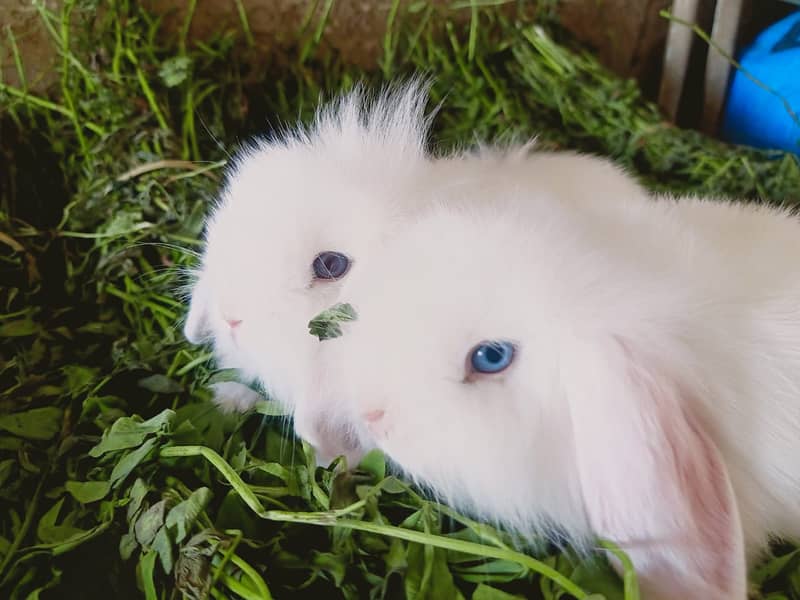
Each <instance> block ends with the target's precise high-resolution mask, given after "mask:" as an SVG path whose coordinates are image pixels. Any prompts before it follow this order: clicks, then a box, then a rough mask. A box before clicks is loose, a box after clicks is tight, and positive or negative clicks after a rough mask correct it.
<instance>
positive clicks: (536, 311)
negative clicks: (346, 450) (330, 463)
mask: <svg viewBox="0 0 800 600" xmlns="http://www.w3.org/2000/svg"><path fill="white" fill-rule="evenodd" d="M584 185H585V196H587V197H589V198H593V201H592V202H596V203H597V205H598V206H601V205H602V204H605V205H606V206H607V210H606V211H605V212H604V211H602V210H587V209H586V207H587V204H586V203H583V204H581V203H572V202H552V201H550V200H549V199H546V198H544V199H542V198H539V197H538V196H537V195H536V194H535V193H534V192H532V191H531V190H530V189H521V188H518V187H516V186H510V188H509V189H508V190H507V191H506V193H502V192H501V191H500V190H498V191H497V193H496V194H494V195H492V196H491V197H490V198H485V199H484V200H485V202H480V201H478V200H472V201H470V200H469V199H466V200H461V201H459V202H455V203H453V202H452V201H448V202H446V203H445V204H444V205H442V206H440V207H437V208H434V209H432V210H431V212H430V213H429V214H427V215H424V216H423V215H421V216H420V217H419V218H418V219H417V220H416V222H415V223H413V224H412V225H410V226H409V227H408V228H407V229H406V230H405V231H403V232H401V233H398V234H396V235H395V236H393V237H392V238H391V239H390V240H389V241H388V242H386V243H385V245H384V246H383V247H381V248H375V249H374V250H373V251H372V252H371V253H370V256H369V257H368V259H367V260H365V262H364V264H362V265H361V267H362V268H361V269H360V271H359V272H358V273H357V274H355V273H354V274H353V277H351V278H349V279H348V281H347V282H345V283H344V286H343V289H342V292H341V300H342V301H345V302H349V303H351V304H352V305H353V306H354V308H355V310H356V312H357V313H358V319H357V320H356V321H355V322H353V323H349V324H347V325H346V326H345V327H344V333H343V335H342V337H340V338H338V339H336V340H331V341H330V342H329V343H327V344H326V345H325V346H324V347H323V348H322V352H321V356H320V360H321V362H322V363H323V364H324V368H325V371H326V375H325V377H324V384H325V388H323V390H322V392H321V393H323V394H324V393H325V392H326V391H327V392H329V393H332V394H335V395H336V396H337V397H339V398H341V399H342V400H343V401H344V402H345V403H346V404H347V409H348V410H349V411H350V415H349V416H348V419H349V420H350V421H351V422H352V424H353V425H352V426H353V428H354V429H356V430H357V431H358V435H361V436H364V437H369V438H371V439H372V440H373V442H374V443H375V444H376V445H377V446H378V447H380V448H381V449H383V450H384V451H385V452H386V453H387V455H388V456H389V457H390V458H391V459H393V461H395V462H396V463H397V464H398V465H399V466H400V467H401V468H402V469H403V470H404V471H406V472H407V473H408V474H409V476H411V477H412V478H414V479H416V480H417V481H418V482H420V483H421V484H423V485H425V486H427V487H429V488H430V489H432V490H433V491H434V493H435V494H436V495H437V496H439V497H441V498H443V499H444V500H445V501H447V502H448V503H451V504H453V505H455V506H457V507H459V508H461V509H462V510H467V511H470V512H472V513H473V514H475V515H477V516H479V517H482V518H484V519H486V520H489V521H495V522H499V523H501V524H503V525H505V526H507V527H509V528H512V529H515V530H517V531H520V532H522V533H525V534H535V533H547V532H548V531H550V532H552V531H553V527H554V526H557V527H558V531H565V532H567V533H568V534H569V536H570V537H571V538H572V539H573V540H574V541H575V542H576V543H577V544H578V545H579V546H581V545H583V546H584V547H588V545H589V544H591V540H593V539H594V538H595V537H596V536H601V537H604V538H607V539H611V540H613V541H616V542H617V543H619V544H620V545H621V546H622V548H623V549H624V550H626V551H627V552H628V554H629V556H630V557H631V558H632V560H633V562H634V565H635V567H636V569H637V572H638V575H639V580H640V584H641V586H642V590H643V597H644V598H645V599H647V600H650V599H658V600H666V599H676V598H681V599H684V600H701V599H702V600H723V599H724V600H744V599H745V597H746V585H747V583H746V564H747V562H746V561H747V560H752V559H753V558H754V557H755V556H756V555H757V554H758V552H759V551H760V550H762V549H763V548H764V546H765V544H766V542H767V536H768V534H777V535H783V536H789V537H797V536H800V462H798V456H800V266H798V265H797V260H796V257H797V256H798V255H800V223H798V222H797V221H796V219H795V218H794V216H793V215H790V214H789V213H788V212H786V211H781V210H777V209H772V208H767V207H756V206H748V205H738V204H730V203H722V202H711V201H702V200H695V199H683V200H681V201H680V202H677V203H676V202H673V201H671V200H669V199H663V200H662V201H660V202H656V201H653V200H651V199H648V198H647V197H646V196H645V195H644V194H642V195H641V196H640V197H638V199H637V198H632V199H629V200H628V201H627V202H623V203H619V202H616V201H615V200H614V198H606V197H605V191H604V189H603V187H602V185H595V184H594V183H593V181H592V180H591V179H590V178H587V179H586V180H584ZM603 200H608V201H607V202H605V203H603Z"/></svg>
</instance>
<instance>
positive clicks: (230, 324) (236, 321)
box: [225, 319, 242, 329]
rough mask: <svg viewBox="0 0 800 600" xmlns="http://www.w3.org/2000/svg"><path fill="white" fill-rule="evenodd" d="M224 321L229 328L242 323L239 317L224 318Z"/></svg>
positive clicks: (234, 327)
mask: <svg viewBox="0 0 800 600" xmlns="http://www.w3.org/2000/svg"><path fill="white" fill-rule="evenodd" d="M225 322H226V323H227V324H228V327H230V328H231V329H236V328H237V327H238V326H239V325H241V324H242V320H241V319H225Z"/></svg>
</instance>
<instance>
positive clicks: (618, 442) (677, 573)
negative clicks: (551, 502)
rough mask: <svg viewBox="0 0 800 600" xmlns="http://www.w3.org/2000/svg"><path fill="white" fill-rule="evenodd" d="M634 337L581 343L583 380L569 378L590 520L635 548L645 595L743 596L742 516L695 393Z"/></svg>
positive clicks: (687, 598) (697, 599) (600, 531)
mask: <svg viewBox="0 0 800 600" xmlns="http://www.w3.org/2000/svg"><path fill="white" fill-rule="evenodd" d="M629 347H630V346H629V345H628V344H623V343H620V342H619V341H615V343H614V344H613V347H612V348H610V349H609V348H608V347H606V348H605V351H604V352H602V353H601V354H600V355H599V356H598V353H597V351H596V349H594V348H589V347H586V348H584V350H585V351H586V353H585V354H583V356H582V359H583V360H581V361H580V365H579V366H580V368H581V373H576V374H575V376H577V377H578V378H580V380H581V381H580V382H578V383H575V384H568V385H567V388H568V393H569V402H570V410H571V411H572V417H573V424H574V427H575V436H576V448H577V457H578V470H579V476H580V480H581V489H582V493H583V496H584V502H585V506H586V511H587V515H588V517H589V522H590V524H591V526H592V528H593V529H594V532H595V533H596V534H597V535H599V536H601V537H604V538H607V539H610V540H612V541H614V542H616V543H618V544H619V545H620V546H621V547H622V548H623V549H624V550H625V551H626V552H627V553H628V554H629V556H630V558H631V560H632V561H633V563H634V566H635V567H636V570H637V574H638V575H639V581H640V584H641V587H642V591H643V597H644V598H645V599H647V600H650V599H651V598H656V599H662V598H663V599H667V598H681V599H682V600H701V599H702V600H723V599H724V600H744V598H746V569H745V563H744V549H743V540H742V531H741V523H740V521H739V515H738V511H737V508H736V501H735V499H734V496H733V491H732V489H731V486H730V482H729V479H728V475H727V470H726V468H725V464H724V462H723V460H722V457H721V455H720V453H719V451H718V450H717V448H716V446H715V445H714V443H713V441H712V440H711V438H710V437H709V436H708V435H707V434H706V433H705V432H704V430H703V428H702V427H701V426H700V424H699V423H698V422H697V421H696V420H695V419H694V418H693V417H692V416H691V415H690V412H689V411H690V409H691V407H690V406H689V405H688V404H687V403H686V400H687V399H688V396H686V395H684V394H683V393H682V390H681V389H680V388H679V386H678V385H677V384H676V383H675V382H673V381H671V380H669V379H668V378H665V377H663V376H660V375H658V374H656V373H655V372H654V370H652V369H646V368H645V367H643V365H642V364H640V363H638V362H636V360H635V355H634V353H633V352H631V351H630V350H629ZM587 368H588V371H589V372H588V373H587V372H586V371H587Z"/></svg>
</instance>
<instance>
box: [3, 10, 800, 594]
mask: <svg viewBox="0 0 800 600" xmlns="http://www.w3.org/2000/svg"><path fill="white" fill-rule="evenodd" d="M479 4H495V3H491V2H490V3H482V2H477V1H476V2H472V3H470V2H466V3H464V2H461V3H458V5H455V6H454V7H452V8H450V9H434V8H432V7H430V6H428V5H427V4H425V3H417V4H413V5H411V6H410V8H409V9H398V8H397V4H395V6H394V8H393V10H392V13H391V15H392V16H391V23H390V28H389V33H388V34H387V35H386V38H385V40H384V55H383V58H382V60H381V63H380V69H379V70H377V71H376V72H370V73H364V72H360V71H359V70H358V69H356V68H353V67H351V66H349V65H346V64H343V63H342V61H341V60H339V59H338V58H337V57H336V56H335V55H331V54H325V53H323V52H320V51H319V49H318V48H317V44H318V41H319V32H320V31H322V27H324V23H317V24H313V23H310V24H308V26H307V27H306V28H305V29H304V31H303V32H300V33H299V34H298V38H297V44H296V45H295V47H294V48H292V49H289V50H288V51H287V52H286V54H285V55H283V56H280V57H274V60H273V59H270V60H268V61H267V62H266V64H265V63H264V61H263V60H262V61H260V63H258V64H261V65H262V66H261V67H259V68H258V69H255V68H253V66H252V65H254V64H257V63H255V62H253V61H252V60H250V59H251V58H252V56H248V52H247V51H246V50H244V51H242V50H241V48H243V47H245V46H246V44H244V42H242V40H240V36H239V35H238V33H237V32H221V33H220V34H219V35H218V36H217V37H215V38H214V39H212V40H209V41H206V42H205V43H199V42H197V43H189V42H188V41H187V39H186V36H185V32H186V31H188V22H187V23H186V24H185V25H184V27H182V28H180V30H179V32H178V34H177V35H176V36H173V37H169V36H166V35H164V34H162V32H161V25H160V22H159V20H158V19H156V18H154V17H153V16H152V15H149V14H147V13H146V12H145V11H144V10H142V9H141V8H140V7H139V6H138V3H134V2H128V1H127V0H118V1H116V2H111V3H109V4H108V5H107V6H106V10H104V11H97V10H96V8H97V6H96V3H93V2H87V1H82V2H78V1H76V0H66V1H65V2H64V3H63V8H62V10H61V12H59V13H53V12H51V11H50V10H49V9H48V8H47V7H46V6H45V5H44V3H38V2H37V3H34V6H35V7H37V10H38V11H39V13H40V17H41V18H42V19H43V20H44V22H45V24H46V25H47V28H48V30H49V31H50V32H51V34H52V41H53V43H54V44H55V45H56V47H57V48H58V51H59V53H60V54H59V55H60V56H61V57H62V61H61V64H60V76H61V77H60V85H59V87H58V89H56V90H54V91H53V94H52V95H51V96H50V97H48V98H44V97H38V96H34V95H31V94H28V93H27V92H26V90H25V89H24V87H23V88H21V89H20V88H12V87H9V86H8V85H6V84H3V83H0V118H2V122H0V127H1V128H2V129H1V130H0V133H2V138H0V139H2V143H1V144H0V151H2V153H3V163H4V166H8V168H7V169H4V172H3V173H2V178H0V185H2V187H0V193H1V194H2V196H1V197H0V201H1V202H2V204H1V205H0V209H1V211H0V303H2V312H1V313H0V394H1V396H0V596H2V597H7V598H11V599H12V600H15V599H22V598H31V599H34V598H38V597H40V595H41V596H44V597H48V596H51V597H60V598H61V597H63V598H94V597H98V598H101V597H102V598H106V597H108V596H109V595H110V594H114V595H115V596H116V597H118V598H128V597H130V598H136V597H141V595H142V594H143V595H144V596H145V597H146V598H148V599H155V598H167V597H177V596H179V595H181V594H183V595H185V596H187V597H190V598H201V597H208V596H209V595H210V596H211V597H214V598H234V597H241V598H245V599H250V598H269V597H271V595H274V596H275V597H279V598H283V597H308V598H339V597H342V598H403V597H407V598H417V599H421V598H437V599H439V598H472V599H473V600H501V599H506V598H514V597H525V598H545V599H555V598H565V597H569V596H568V595H567V594H571V595H572V596H574V597H578V598H582V597H587V594H588V593H595V594H602V595H603V596H604V597H606V598H609V599H614V598H623V597H624V598H627V599H632V598H635V597H636V593H635V589H634V588H633V586H631V585H629V586H628V589H624V586H623V584H622V582H621V580H620V579H619V578H617V577H616V575H614V574H613V573H612V572H611V571H610V570H609V568H608V567H607V565H606V564H605V563H604V562H603V561H602V560H599V559H591V560H588V559H585V558H580V557H575V556H570V555H569V554H566V553H561V552H559V551H557V550H556V549H554V548H552V547H547V546H541V547H530V548H527V550H528V552H529V555H524V554H521V553H520V552H519V551H518V549H519V544H517V543H516V541H515V540H512V539H510V538H509V537H508V536H507V535H506V534H504V533H503V532H500V531H497V530H495V529H494V528H492V527H490V526H488V525H486V524H479V523H475V522H473V521H471V520H469V519H467V518H465V517H463V516H461V515H458V514H456V513H454V512H452V511H451V510H449V509H447V508H446V507H441V506H438V505H437V504H435V503H433V502H430V501H429V500H428V499H426V498H425V497H422V496H420V495H419V494H418V493H417V491H416V490H414V489H413V488H411V487H409V486H408V485H406V484H405V483H404V482H403V481H401V480H399V479H397V478H395V477H394V476H392V475H391V474H387V473H386V471H385V465H384V462H383V459H382V457H380V456H379V455H371V456H370V457H368V459H367V460H365V462H364V463H363V464H362V466H361V467H362V468H361V470H360V471H358V472H350V473H343V472H340V470H335V469H333V470H324V469H319V468H316V467H315V465H314V459H313V453H312V452H310V449H309V448H308V447H307V446H305V445H303V444H302V443H300V442H299V441H298V440H296V439H294V438H293V437H292V436H291V435H290V434H289V433H287V429H286V426H285V422H284V421H283V419H282V418H281V417H280V416H279V415H278V414H276V413H278V412H279V411H277V410H276V407H275V405H274V404H273V403H271V402H270V401H268V400H265V401H264V402H263V403H262V404H261V405H260V406H259V408H258V411H257V412H256V413H255V414H252V415H248V416H244V417H240V416H221V415H220V414H218V413H217V412H216V411H215V410H214V409H213V408H212V407H211V405H210V403H209V402H208V399H209V393H208V391H207V386H208V385H209V384H210V383H211V382H213V381H217V380H220V379H222V378H224V377H225V376H226V373H224V372H218V371H215V369H214V366H213V364H211V362H210V356H209V354H208V353H207V352H206V351H205V350H202V349H197V348H193V347H189V346H187V344H186V343H185V342H184V341H183V339H182V337H181V335H180V333H179V330H178V328H177V324H178V323H179V322H180V319H181V315H182V313H183V306H182V302H181V300H180V297H179V295H178V294H177V293H176V290H177V289H178V288H179V286H180V285H181V283H183V282H182V281H181V278H180V268H181V267H183V266H186V265H189V264H191V263H192V261H193V260H194V259H195V256H194V252H193V250H195V249H196V248H197V246H198V244H197V239H198V235H199V233H200V230H201V227H202V219H203V215H204V213H205V210H206V208H207V206H208V202H209V200H210V199H211V198H212V197H213V196H214V193H215V191H216V189H217V186H218V180H219V178H220V174H221V169H222V168H223V166H224V163H225V160H226V157H227V152H226V151H225V148H232V147H233V146H234V145H235V142H236V141H237V140H240V139H242V138H244V137H246V136H247V135H249V134H252V133H262V134H263V133H268V131H267V130H266V129H268V127H270V126H271V127H276V126H278V125H279V124H281V123H292V122H293V121H294V120H295V118H296V117H297V115H298V114H300V115H301V117H302V118H303V119H307V118H308V117H309V116H310V115H311V113H312V111H313V108H314V107H315V106H316V105H317V102H318V99H319V97H320V95H321V92H324V95H326V96H330V95H331V94H332V93H334V92H336V91H337V90H339V89H342V88H345V87H348V86H349V85H351V84H352V83H353V82H354V81H357V80H366V81H367V82H369V83H373V84H374V83H378V82H380V81H383V80H387V79H390V78H392V77H395V76H399V75H403V74H408V73H410V72H412V71H415V70H420V69H421V70H424V71H426V72H428V73H430V74H433V75H435V77H436V83H435V85H434V87H433V90H432V100H433V101H434V102H440V101H443V108H442V111H441V113H440V114H439V116H438V118H437V121H436V126H435V140H434V141H435V143H436V144H437V145H438V146H439V147H441V148H447V147H451V146H454V145H463V144H465V143H466V144H468V143H470V142H472V141H473V140H474V139H475V138H476V137H478V138H484V139H497V138H501V137H504V136H514V137H518V138H520V137H526V138H527V137H529V136H531V135H533V134H538V135H539V139H540V141H541V142H542V143H543V144H545V145H549V146H553V147H568V148H575V149H580V150H586V151H591V152H595V153H599V154H604V155H608V156H611V157H613V158H615V159H616V160H617V161H618V162H620V163H621V164H624V165H626V166H628V167H629V168H631V169H632V170H633V171H635V172H636V173H639V174H640V176H641V177H642V179H643V181H645V182H646V183H648V184H649V185H651V186H652V187H653V188H655V189H659V190H670V191H676V192H682V193H683V192H692V193H707V194H715V195H733V196H737V197H744V198H753V199H756V198H763V199H765V200H768V201H775V202H784V203H791V202H797V201H798V199H799V198H800V193H799V192H798V190H800V162H799V161H798V158H797V157H796V156H791V155H781V154H766V153H762V152H758V151H755V150H748V149H742V148H731V147H728V146H726V145H723V144H720V143H718V142H716V141H713V140H710V139H707V138H704V137H703V136H701V135H700V134H698V133H695V132H691V131H682V130H678V129H675V128H673V127H671V126H670V125H669V124H667V123H665V122H664V121H663V120H662V118H661V116H660V115H659V113H658V112H657V110H656V109H655V108H654V107H653V106H652V105H650V104H648V103H647V102H645V101H643V100H642V98H641V97H640V94H639V91H638V89H637V87H636V85H635V84H634V83H633V82H629V81H622V80H619V79H618V78H615V77H613V76H611V75H610V74H609V73H608V72H607V71H606V70H605V69H603V68H602V67H601V66H600V65H599V64H598V63H597V62H596V60H595V59H594V58H593V57H592V56H591V55H589V54H587V53H586V52H583V51H581V50H580V49H577V48H575V47H574V46H573V45H572V44H571V43H570V42H569V40H568V39H567V38H566V37H565V36H564V34H563V32H560V31H559V29H558V27H557V25H556V24H555V23H554V22H553V20H552V19H551V17H550V15H551V10H550V9H551V8H552V6H551V5H552V2H548V1H545V0H540V2H538V3H537V4H536V6H534V7H531V6H527V7H526V11H525V12H526V17H525V18H524V19H523V18H522V12H520V13H519V14H520V20H519V22H518V21H517V20H515V19H513V18H511V17H509V16H508V11H507V10H502V11H501V10H500V9H499V8H497V7H492V6H488V7H479V6H478V5H479ZM528 4H530V3H528ZM190 6H191V7H192V9H193V8H194V6H195V4H194V2H193V3H191V4H190ZM505 8H506V9H507V7H505ZM457 10H468V11H471V15H470V16H471V19H470V21H469V22H468V23H467V24H466V25H465V26H464V27H461V26H458V25H455V24H453V23H452V22H451V21H450V20H449V17H450V16H451V15H452V12H450V11H457ZM191 13H192V10H190V11H189V15H188V17H187V18H188V19H190V18H191ZM69 22H73V23H76V24H77V27H76V28H74V29H70V28H69V27H67V23H69ZM243 29H244V30H246V27H245V28H243ZM556 40H560V43H558V42H557V41H556ZM3 43H7V44H10V45H11V47H12V48H14V47H15V43H14V39H13V36H12V35H10V34H9V35H8V36H7V37H6V38H5V39H4V40H3ZM22 59H24V57H18V60H20V61H21V60H22ZM265 123H267V124H270V125H269V126H268V127H267V128H265V126H264V124H265ZM218 141H219V142H218ZM499 468H502V467H499ZM514 476H520V477H522V476H525V475H524V474H521V473H520V474H515V475H514ZM776 553H777V557H776V558H774V559H771V560H769V561H767V562H765V563H764V564H763V565H762V566H761V567H760V568H759V569H757V570H756V571H755V572H754V574H753V582H754V585H755V586H756V587H758V588H759V589H761V590H762V591H763V593H764V595H765V596H766V597H769V598H773V599H774V600H777V599H778V598H789V597H798V596H800V569H798V554H797V551H796V550H795V549H794V548H791V547H780V548H776ZM534 556H535V557H536V558H533V557H534ZM600 597H601V596H593V598H600Z"/></svg>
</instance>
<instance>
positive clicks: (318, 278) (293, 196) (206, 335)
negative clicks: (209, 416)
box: [184, 82, 429, 459]
mask: <svg viewBox="0 0 800 600" xmlns="http://www.w3.org/2000/svg"><path fill="white" fill-rule="evenodd" d="M426 97H427V87H426V86H425V85H421V84H419V83H418V82H411V83H410V84H406V85H398V86H394V87H390V88H387V89H386V90H384V91H383V92H382V93H381V94H380V95H378V96H377V97H376V98H375V99H372V100H370V99H369V98H368V96H367V94H366V93H365V92H364V90H363V89H361V88H357V89H356V90H355V91H353V92H351V93H349V94H347V95H345V96H343V97H342V98H341V99H339V100H338V101H336V102H334V103H332V104H330V105H328V106H326V107H324V108H322V109H321V110H320V111H319V113H318V115H317V118H316V120H315V122H314V124H313V125H312V126H311V127H310V128H308V129H305V128H302V127H298V128H297V129H295V130H293V131H290V132H287V133H285V134H284V135H282V136H280V137H279V138H277V139H270V140H259V141H257V142H255V143H253V144H251V145H250V146H248V147H247V148H245V149H244V150H243V151H242V152H241V153H240V154H239V155H238V156H237V157H236V158H235V159H234V160H233V162H232V165H231V166H230V169H229V171H228V174H227V178H226V183H225V185H224V189H223V191H222V193H221V196H220V199H219V201H218V202H217V204H216V206H215V207H214V208H213V210H212V211H211V214H210V216H209V218H208V221H207V224H206V231H205V248H204V251H203V255H202V261H201V264H200V266H199V269H198V271H197V274H196V275H197V276H196V284H195V286H194V288H193V290H192V296H191V302H190V310H189V314H188V317H187V320H186V324H185V328H184V331H185V335H186V337H187V338H188V339H189V340H190V341H192V342H202V341H210V342H211V343H212V344H213V347H214V352H215V355H216V357H217V359H218V363H219V364H220V365H221V366H223V367H233V368H239V369H241V370H242V371H243V372H244V373H245V374H246V375H247V376H248V377H250V378H253V379H258V380H260V382H261V383H262V384H263V385H264V387H265V388H266V390H267V391H268V392H269V394H270V395H271V396H272V397H274V398H275V399H277V400H278V401H280V402H281V403H283V404H284V405H285V406H286V407H287V408H289V409H290V410H291V411H292V412H293V413H294V416H295V422H296V423H295V424H296V427H297V429H298V432H299V433H300V434H301V435H302V436H303V437H304V438H306V439H307V440H308V441H310V442H311V443H312V444H314V445H315V446H317V449H318V450H319V451H320V454H321V455H323V458H324V459H328V458H332V457H334V456H336V455H338V454H339V453H340V452H344V453H348V452H354V451H355V448H352V447H350V446H352V444H349V443H348V444H347V445H346V447H344V448H342V447H341V446H340V445H338V443H337V447H329V448H326V447H325V445H326V443H327V441H337V440H338V441H341V439H343V438H341V437H338V438H337V436H333V435H329V434H325V436H324V439H322V437H321V435H320V433H319V432H318V431H315V428H320V429H321V430H324V431H329V430H333V431H335V430H336V424H335V415H336V411H334V410H332V409H330V407H313V406H308V405H306V404H305V403H304V402H303V398H306V397H307V394H306V393H305V389H306V387H307V386H308V385H309V384H311V383H313V382H314V380H315V379H316V378H317V377H318V374H317V373H316V371H315V367H314V358H313V357H314V354H315V353H316V351H317V348H318V346H319V345H320V342H319V340H317V339H315V338H313V337H311V336H310V335H309V333H308V322H309V320H310V319H312V318H313V317H314V316H315V315H316V314H318V313H319V312H320V311H321V310H322V309H324V308H325V307H327V306H329V305H330V304H331V303H333V302H335V300H336V298H337V295H338V290H339V287H340V285H341V281H342V280H343V279H346V277H348V276H350V274H351V273H353V272H356V271H357V270H358V269H359V268H360V261H361V259H362V257H364V256H365V254H366V253H368V252H369V250H370V249H371V248H372V246H373V245H375V244H376V243H378V242H379V241H380V240H381V239H383V238H384V237H385V236H386V235H388V234H389V232H390V231H391V230H392V229H393V227H394V226H395V225H396V224H397V223H398V222H399V221H401V220H402V219H403V218H404V216H405V215H406V214H407V213H408V212H409V211H413V210H415V208H416V206H417V203H418V202H419V201H420V200H419V199H420V198H421V194H419V193H418V192H417V188H418V186H419V185H421V181H422V180H423V178H424V177H425V172H426V169H427V168H428V164H429V163H428V160H427V157H426V154H425V148H424V146H425V141H426V139H425V138H426V134H427V127H428V120H427V119H426V118H425V116H424V115H423V110H424V105H425V99H426ZM217 391H218V394H217V402H218V403H219V404H220V405H221V406H222V408H225V409H234V410H247V409H248V408H250V407H251V406H252V405H253V404H254V402H255V400H256V398H257V396H256V395H255V394H254V393H252V392H249V391H245V392H242V391H241V388H238V389H237V388H236V384H228V385H227V387H226V388H224V389H218V390H217ZM309 412H312V413H313V414H314V415H315V419H314V420H313V422H312V420H311V419H309V418H306V415H307V414H308V413H309ZM317 415H323V417H322V419H321V421H322V422H318V421H320V419H317V418H316V416H317Z"/></svg>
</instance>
